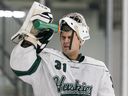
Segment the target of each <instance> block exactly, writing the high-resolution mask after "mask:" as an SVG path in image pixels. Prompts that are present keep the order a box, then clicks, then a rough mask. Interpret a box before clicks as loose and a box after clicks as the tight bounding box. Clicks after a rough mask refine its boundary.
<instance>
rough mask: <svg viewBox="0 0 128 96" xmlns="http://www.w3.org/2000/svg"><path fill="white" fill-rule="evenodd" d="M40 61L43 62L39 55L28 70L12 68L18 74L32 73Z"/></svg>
mask: <svg viewBox="0 0 128 96" xmlns="http://www.w3.org/2000/svg"><path fill="white" fill-rule="evenodd" d="M40 62H41V57H40V56H38V55H37V59H36V60H35V62H34V63H33V65H32V67H31V68H30V69H29V70H28V71H18V70H14V69H12V71H13V72H14V73H15V74H16V75H17V76H24V75H31V74H32V73H34V72H35V71H36V70H37V68H38V66H39V64H40Z"/></svg>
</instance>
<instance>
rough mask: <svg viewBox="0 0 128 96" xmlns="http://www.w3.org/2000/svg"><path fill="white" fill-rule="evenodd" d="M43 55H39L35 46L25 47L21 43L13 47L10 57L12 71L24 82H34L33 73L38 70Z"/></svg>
mask: <svg viewBox="0 0 128 96" xmlns="http://www.w3.org/2000/svg"><path fill="white" fill-rule="evenodd" d="M40 62H41V57H40V56H38V55H37V53H36V50H35V49H34V47H33V46H30V47H27V48H23V47H21V43H19V44H18V45H17V46H15V48H14V49H13V51H12V53H11V57H10V66H11V69H12V71H13V72H14V73H15V74H16V75H17V76H18V77H19V78H20V79H22V80H23V81H24V82H27V83H29V84H31V83H32V77H31V76H32V74H33V73H34V72H35V71H36V70H37V68H38V67H39V64H40Z"/></svg>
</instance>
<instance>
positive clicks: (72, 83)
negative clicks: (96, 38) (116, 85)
mask: <svg viewBox="0 0 128 96" xmlns="http://www.w3.org/2000/svg"><path fill="white" fill-rule="evenodd" d="M10 65H11V68H12V70H13V71H14V72H15V74H16V75H17V76H18V77H19V78H20V79H22V80H23V81H24V82H27V83H29V84H31V85H32V87H33V91H34V96H115V94H114V90H113V86H112V81H111V78H110V77H111V76H110V73H109V71H108V69H107V68H106V66H105V64H104V63H103V62H101V61H98V60H95V59H93V58H91V57H87V56H85V59H84V60H83V61H82V62H78V61H72V60H70V59H68V58H67V57H66V56H65V55H64V54H63V53H61V52H59V51H57V50H54V49H50V48H44V49H43V51H42V52H41V53H40V54H37V53H36V50H35V49H34V47H33V46H30V47H27V48H23V47H21V46H20V43H19V44H18V45H17V46H16V47H15V48H14V49H13V51H12V53H11V59H10Z"/></svg>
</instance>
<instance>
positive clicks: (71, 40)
mask: <svg viewBox="0 0 128 96" xmlns="http://www.w3.org/2000/svg"><path fill="white" fill-rule="evenodd" d="M73 37H74V30H73V31H72V34H71V38H70V46H69V50H71V48H72V42H73Z"/></svg>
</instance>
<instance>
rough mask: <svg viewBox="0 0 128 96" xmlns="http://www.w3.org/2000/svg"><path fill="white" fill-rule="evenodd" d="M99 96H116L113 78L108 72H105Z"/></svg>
mask: <svg viewBox="0 0 128 96" xmlns="http://www.w3.org/2000/svg"><path fill="white" fill-rule="evenodd" d="M97 96H115V93H114V87H113V83H112V78H111V75H110V73H109V71H108V70H104V74H103V76H102V78H101V82H100V87H99V90H98V95H97Z"/></svg>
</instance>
